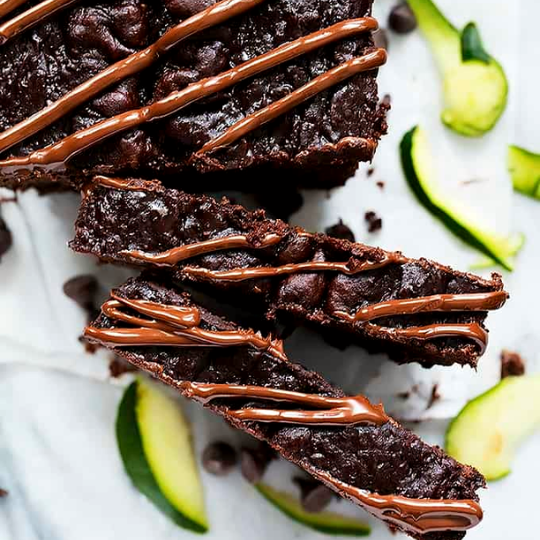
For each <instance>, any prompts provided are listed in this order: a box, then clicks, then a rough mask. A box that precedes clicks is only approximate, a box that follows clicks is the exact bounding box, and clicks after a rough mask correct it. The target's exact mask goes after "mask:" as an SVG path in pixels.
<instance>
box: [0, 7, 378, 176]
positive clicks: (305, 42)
mask: <svg viewBox="0 0 540 540" xmlns="http://www.w3.org/2000/svg"><path fill="white" fill-rule="evenodd" d="M260 1H261V0H223V1H222V2H220V3H218V4H216V5H215V6H212V7H211V8H208V9H207V10H205V11H203V12H201V13H199V14H197V15H194V16H193V17H190V18H189V19H187V20H186V21H184V22H183V23H181V24H180V25H178V26H176V27H175V28H173V29H171V30H170V31H169V32H167V33H166V34H165V35H164V36H163V37H162V38H161V39H162V40H164V41H163V42H161V40H160V41H158V42H157V43H156V44H154V45H152V46H150V47H149V48H147V49H145V50H143V51H141V52H139V53H135V54H134V55H131V56H129V57H127V58H126V59H124V60H122V61H120V62H118V63H117V64H114V65H113V66H110V67H109V68H107V69H106V70H104V71H103V72H101V73H99V74H98V75H96V76H95V77H93V78H92V79H90V80H89V81H87V82H86V83H83V84H82V85H80V86H78V87H77V88H75V89H74V90H72V91H71V92H70V93H68V94H66V95H65V96H63V97H62V98H60V99H59V100H58V101H56V102H55V103H53V104H51V105H50V106H49V107H47V108H46V109H43V110H42V111H40V112H38V113H36V114H35V115H33V116H32V117H30V118H29V119H27V120H25V121H23V122H21V123H19V124H17V125H16V126H13V127H12V128H10V129H8V130H7V131H6V132H4V134H2V135H0V152H1V151H4V150H6V149H8V148H10V147H11V146H13V145H14V144H17V143H18V142H21V141H22V140H24V139H26V138H27V137H29V136H30V135H32V134H34V133H36V132H37V131H39V130H40V129H43V128H44V127H46V126H47V125H49V124H50V123H51V122H53V121H54V120H55V119H59V118H61V117H62V116H63V115H64V114H66V113H67V112H69V111H70V110H72V109H74V108H75V107H77V106H78V105H81V104H82V103H84V101H86V100H87V99H89V98H91V97H93V96H95V95H96V94H98V93H99V92H102V91H103V90H104V89H105V88H107V87H108V86H110V85H111V84H112V83H118V82H119V81H120V80H122V79H123V78H125V77H127V76H129V75H130V74H133V73H136V72H138V71H140V70H141V69H144V67H147V66H148V65H150V64H151V63H152V62H153V61H154V60H155V59H156V57H157V56H158V53H160V52H163V51H167V50H168V49H169V48H170V47H171V46H173V45H174V44H176V43H177V42H179V41H180V40H181V39H184V38H185V37H187V36H189V35H192V34H193V33H195V32H198V31H199V30H202V29H204V28H207V27H209V26H212V25H213V24H217V23H218V22H222V21H223V20H226V19H227V18H229V17H231V16H233V15H235V14H237V13H242V12H243V11H245V10H246V9H249V8H250V7H253V6H254V5H256V4H257V3H258V2H260ZM376 28H377V21H376V20H375V19H373V18H371V17H363V18H359V19H351V20H347V21H343V22H340V23H337V24H335V25H333V26H330V27H329V28H325V29H323V30H319V31H317V32H314V33H312V34H309V35H307V36H304V37H301V38H299V39H296V40H294V41H291V42H289V43H285V44H283V45H281V46H279V47H277V48H275V49H273V50H271V51H269V52H267V53H265V54H262V55H260V56H258V57H255V58H252V59H251V60H248V61H246V62H244V63H243V64H240V65H239V66H236V67H234V68H232V69H230V70H228V71H225V72H222V73H220V74H219V75H216V76H213V77H208V78H206V79H202V80H200V81H198V82H195V83H192V84H190V85H188V86H187V87H186V88H184V89H182V90H179V91H176V92H172V93H171V94H169V95H168V96H167V97H166V98H163V99H161V100H158V101H155V102H154V103H152V104H150V105H146V106H145V107H141V108H139V109H133V110H131V111H127V112H125V113H122V114H118V115H116V116H113V117H111V118H107V119H106V120H102V121H101V122H97V123H96V124H94V125H92V126H90V127H89V128H86V129H82V130H79V131H77V132H75V133H73V134H72V135H69V136H67V137H65V138H63V139H61V140H60V141H59V142H57V143H56V144H53V145H50V146H47V147H45V148H42V149H39V150H36V151H34V152H32V153H30V154H29V155H27V156H20V157H12V158H8V159H5V160H3V161H0V168H3V169H4V170H5V171H6V172H7V173H10V172H14V173H16V172H17V171H22V170H31V169H33V168H34V167H35V166H37V167H43V168H45V169H50V170H54V169H61V168H62V167H63V166H64V164H65V163H66V162H67V161H68V160H69V159H71V158H73V157H74V156H76V155H77V154H79V153H80V152H82V151H84V150H86V149H88V148H90V147H92V146H94V145H95V144H97V143H99V142H102V141H103V140H105V139H107V138H108V137H111V136H113V135H116V134H119V133H121V132H123V131H125V130H128V129H132V128H135V127H137V126H140V125H141V124H143V123H146V122H151V121H153V120H159V119H162V118H165V117H167V116H169V115H171V114H175V113H177V112H178V111H180V110H181V109H183V108H184V107H186V106H188V105H190V104H192V103H194V102H196V101H199V100H201V99H203V98H205V97H207V96H210V95H212V94H215V93H216V92H220V91H223V90H225V89H227V88H229V87H230V86H233V85H235V84H238V83H239V82H241V81H244V80H245V79H248V78H251V77H253V76H256V75H258V74H260V73H262V72H264V71H267V70H269V69H272V68H274V67H276V66H279V65H280V64H282V63H284V62H288V61H290V60H293V59H294V58H297V57H298V56H301V55H304V54H307V53H309V52H312V51H314V50H316V49H319V48H320V47H324V46H326V45H329V44H331V43H333V42H335V41H338V40H342V39H346V38H350V37H352V36H355V35H357V34H359V33H362V32H367V31H373V30H375V29H376ZM385 61H386V53H385V52H384V50H376V51H374V52H371V53H368V54H367V55H365V56H363V57H360V58H354V59H352V60H350V61H347V62H345V63H343V64H342V65H341V66H338V67H337V68H333V69H331V70H329V71H328V72H326V73H325V74H323V75H321V76H319V77H317V78H316V79H314V80H313V81H312V82H311V83H308V84H307V85H305V86H303V87H301V88H299V89H297V90H296V91H294V92H293V93H291V95H290V96H289V97H288V98H283V99H281V100H279V101H278V102H276V103H274V104H273V105H272V106H269V107H266V108H264V109H262V110H261V111H259V114H257V113H255V114H254V115H250V116H248V117H247V118H245V119H244V120H243V121H241V122H238V123H237V124H234V125H233V126H232V127H231V128H230V129H229V130H227V131H226V132H225V133H224V134H223V136H221V137H219V138H218V145H219V146H220V147H221V146H224V145H226V144H230V143H231V142H233V141H235V140H236V139H238V138H239V137H242V136H244V135H246V134H247V133H248V132H249V131H251V130H252V129H255V128H256V127H258V126H260V125H262V124H263V123H266V122H268V121H270V120H272V119H273V118H276V117H278V116H279V115H281V114H283V113H285V112H287V111H288V110H290V109H291V108H292V107H294V106H296V105H297V104H299V103H301V102H303V101H305V100H306V99H308V98H309V97H312V96H314V95H315V94H317V93H318V92H321V91H322V90H324V89H326V88H329V87H330V86H332V85H334V84H337V83H339V82H340V81H343V80H344V79H346V78H347V77H350V76H352V75H354V74H355V73H359V72H361V71H364V70H369V69H375V68H377V67H379V66H381V65H383V64H384V62H385ZM212 149H214V146H213V145H212V141H210V143H209V146H208V145H206V147H203V150H202V151H204V152H206V151H209V150H212Z"/></svg>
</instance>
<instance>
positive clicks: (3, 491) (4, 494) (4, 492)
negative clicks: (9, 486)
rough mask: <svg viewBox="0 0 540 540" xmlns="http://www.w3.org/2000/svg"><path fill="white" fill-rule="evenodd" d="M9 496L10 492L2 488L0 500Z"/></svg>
mask: <svg viewBox="0 0 540 540" xmlns="http://www.w3.org/2000/svg"><path fill="white" fill-rule="evenodd" d="M8 495H9V492H8V491H6V490H5V489H2V488H0V498H2V497H7V496H8Z"/></svg>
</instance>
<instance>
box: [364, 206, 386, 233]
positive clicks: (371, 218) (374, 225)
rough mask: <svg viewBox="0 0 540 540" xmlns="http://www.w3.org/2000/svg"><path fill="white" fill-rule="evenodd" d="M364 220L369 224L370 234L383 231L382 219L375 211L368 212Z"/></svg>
mask: <svg viewBox="0 0 540 540" xmlns="http://www.w3.org/2000/svg"><path fill="white" fill-rule="evenodd" d="M364 219H365V220H366V221H367V224H368V232H370V233H372V232H376V231H380V230H381V229H382V219H381V218H380V217H379V216H377V214H376V213H375V212H373V211H369V212H366V213H365V215H364Z"/></svg>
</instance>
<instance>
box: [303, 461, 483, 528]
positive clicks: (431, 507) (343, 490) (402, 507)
mask: <svg viewBox="0 0 540 540" xmlns="http://www.w3.org/2000/svg"><path fill="white" fill-rule="evenodd" d="M313 474H314V476H316V477H317V478H319V480H321V481H322V482H324V483H325V484H326V485H328V486H329V487H331V488H332V489H334V490H335V491H337V492H338V493H340V494H341V495H343V496H345V497H346V498H348V499H350V500H352V501H353V502H354V503H356V504H358V505H359V506H361V507H362V508H364V509H365V510H366V511H367V512H369V513H370V514H373V515H374V516H376V517H378V518H379V519H382V520H384V521H389V522H390V523H394V524H395V525H398V526H399V527H401V528H404V529H407V530H409V531H411V532H414V533H417V534H426V533H432V532H441V531H449V530H450V531H466V530H467V529H471V528H472V527H475V526H476V525H478V524H479V523H480V521H482V518H483V512H482V508H481V507H480V505H479V504H478V503H477V502H476V501H473V500H470V499H462V500H452V499H412V498H409V497H401V496H399V495H378V494H376V493H370V492H368V491H365V490H363V489H359V488H357V487H355V486H352V485H350V484H346V483H345V482H341V481H340V480H338V479H337V478H334V477H333V476H330V475H329V474H327V473H325V472H323V471H321V472H317V473H313Z"/></svg>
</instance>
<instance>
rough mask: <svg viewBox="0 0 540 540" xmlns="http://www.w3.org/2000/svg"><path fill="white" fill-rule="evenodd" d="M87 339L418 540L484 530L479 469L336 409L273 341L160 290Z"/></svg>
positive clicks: (147, 280)
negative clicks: (450, 504) (474, 528)
mask: <svg viewBox="0 0 540 540" xmlns="http://www.w3.org/2000/svg"><path fill="white" fill-rule="evenodd" d="M85 336H86V338H87V339H90V340H91V341H93V342H96V343H98V344H101V345H104V346H106V347H111V348H114V350H115V352H116V353H117V354H118V355H120V356H121V357H123V358H125V359H126V360H128V361H129V362H130V363H132V364H133V365H135V366H137V367H139V368H141V369H143V370H146V371H148V372H150V373H151V374H153V375H154V376H156V377H157V378H159V379H160V380H162V381H163V382H165V383H167V384H168V385H170V386H173V387H175V388H177V389H178V390H180V392H182V393H183V394H184V395H185V396H187V397H190V398H192V399H197V400H199V401H202V402H204V403H205V404H206V405H207V406H208V407H209V408H210V409H211V410H213V411H214V412H216V413H217V414H220V415H221V416H223V417H224V418H225V419H226V420H227V421H228V422H229V423H231V424H232V425H233V426H234V427H236V428H238V429H241V430H243V431H246V432H248V433H250V434H251V435H253V436H255V437H257V438H258V439H261V440H263V441H266V442H268V443H269V444H270V445H271V447H272V448H274V449H275V450H277V451H278V452H279V453H280V454H281V455H282V456H283V457H285V458H286V459H288V460H290V461H292V462H293V463H295V464H297V465H299V466H300V467H302V468H303V469H305V470H306V471H307V472H309V473H310V474H312V475H314V476H315V477H316V478H318V479H319V480H322V481H324V483H326V484H327V485H328V486H329V487H330V488H332V489H334V490H335V491H337V492H338V493H339V494H340V495H342V496H344V497H346V498H349V499H352V500H353V501H356V502H357V503H359V504H360V505H361V506H363V507H364V508H365V509H366V510H368V511H369V512H371V513H372V514H375V515H377V517H379V518H381V519H383V520H385V521H387V522H388V523H390V524H392V525H394V526H397V527H398V528H400V529H401V530H403V531H405V532H407V533H409V534H410V535H411V536H413V537H415V538H421V539H426V540H427V539H429V540H457V539H460V538H462V537H463V535H464V532H463V530H464V529H466V528H468V527H470V526H474V525H475V524H476V523H477V522H478V521H479V520H480V519H481V510H480V508H479V507H478V505H477V504H476V503H474V502H473V501H477V500H478V496H477V494H476V491H477V490H478V489H479V488H481V487H484V479H483V478H482V476H481V475H480V474H479V473H478V472H477V471H476V470H475V469H473V468H472V467H468V466H466V465H462V464H460V463H458V462H456V461H455V460H454V459H452V458H451V457H449V456H447V455H446V454H444V452H443V451H442V450H441V449H440V448H438V447H433V446H429V445H428V444H426V443H424V442H422V441H421V440H420V439H419V438H418V437H417V436H416V435H415V434H414V433H412V432H410V431H408V430H407V429H405V428H404V427H403V426H401V425H400V424H398V423H397V422H396V421H395V420H393V419H392V418H389V417H388V416H387V415H386V413H385V412H384V410H383V409H382V407H381V406H380V405H372V404H370V403H369V402H368V401H367V400H366V399H365V398H364V397H362V396H355V397H351V398H344V394H343V391H342V390H340V389H339V388H336V387H334V386H332V385H331V384H329V383H328V382H327V381H325V380H324V379H323V378H322V377H321V376H320V375H319V374H317V373H315V372H313V371H309V370H307V369H305V368H303V367H302V366H301V365H299V364H296V363H293V362H292V361H289V360H288V359H287V358H286V356H285V353H284V352H283V350H282V348H281V345H280V343H279V342H277V341H275V340H271V339H269V338H263V337H262V336H261V335H260V334H256V333H254V332H253V331H250V330H247V329H242V328H239V327H238V326H237V325H236V324H234V323H233V322H230V321H228V320H225V319H223V318H221V317H219V316H216V315H215V314H213V313H212V312H210V311H209V310H208V309H206V308H205V307H203V306H201V305H200V304H196V303H195V302H194V301H193V300H192V299H191V298H190V296H189V295H187V294H186V293H183V292H182V291H181V290H180V289H178V288H177V287H175V286H174V285H172V284H171V283H170V282H169V281H168V280H167V279H162V277H161V278H156V277H151V276H144V275H143V276H142V277H140V278H132V279H130V280H128V281H127V282H126V283H125V284H123V285H122V286H121V287H119V288H118V289H116V290H114V291H113V292H112V293H111V299H110V300H109V301H107V302H106V303H105V304H104V305H103V306H102V314H101V315H100V316H99V317H98V319H97V320H96V321H95V322H94V323H93V324H92V325H91V326H90V327H88V328H87V329H86V331H85ZM193 383H196V384H193ZM298 393H300V394H298ZM312 401H313V403H312ZM349 407H351V408H349ZM276 409H277V410H276ZM375 494H376V495H375ZM373 496H375V497H376V498H377V501H378V502H377V501H374V500H373ZM430 499H431V500H435V501H430ZM444 499H446V500H447V502H448V500H451V501H453V502H454V503H455V501H460V505H461V504H463V505H464V506H465V507H466V510H463V509H462V510H463V512H465V513H464V514H463V513H462V510H458V506H455V507H454V510H453V511H449V510H448V507H443V508H441V507H438V505H439V504H441V503H442V500H444ZM411 504H412V505H417V510H418V513H416V514H415V518H414V519H413V518H412V517H411V514H410V512H413V513H414V512H416V511H413V510H411V506H410V505H411ZM434 504H435V505H436V508H433V505H434ZM442 504H445V503H442ZM432 511H433V512H434V514H429V513H430V512H432Z"/></svg>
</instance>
